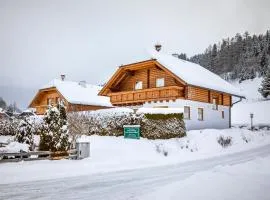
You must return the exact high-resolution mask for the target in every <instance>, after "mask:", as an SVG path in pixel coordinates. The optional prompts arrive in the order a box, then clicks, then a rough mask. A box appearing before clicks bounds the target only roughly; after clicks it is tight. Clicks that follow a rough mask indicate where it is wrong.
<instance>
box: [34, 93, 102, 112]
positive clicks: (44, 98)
mask: <svg viewBox="0 0 270 200" xmlns="http://www.w3.org/2000/svg"><path fill="white" fill-rule="evenodd" d="M58 98H59V99H61V100H62V101H64V104H65V105H66V107H67V111H68V112H72V111H88V110H98V109H104V108H107V107H103V106H94V105H81V104H70V103H69V102H67V101H66V100H65V98H64V97H63V96H62V95H61V94H60V93H59V92H58V91H57V89H56V88H48V89H46V90H40V91H39V92H38V94H37V95H36V97H35V98H34V99H33V101H32V103H31V105H30V106H29V107H31V108H35V109H36V114H37V115H43V114H44V113H45V112H46V110H47V108H48V99H52V101H51V103H52V105H56V104H57V99H58Z"/></svg>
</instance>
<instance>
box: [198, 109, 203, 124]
mask: <svg viewBox="0 0 270 200" xmlns="http://www.w3.org/2000/svg"><path fill="white" fill-rule="evenodd" d="M200 110H201V111H202V113H201V118H200V112H199V111H200ZM197 114H198V120H199V121H203V120H204V110H203V108H198V113H197Z"/></svg>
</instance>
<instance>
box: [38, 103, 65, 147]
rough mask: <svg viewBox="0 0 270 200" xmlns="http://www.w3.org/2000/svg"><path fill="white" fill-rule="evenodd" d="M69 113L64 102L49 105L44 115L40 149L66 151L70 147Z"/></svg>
mask: <svg viewBox="0 0 270 200" xmlns="http://www.w3.org/2000/svg"><path fill="white" fill-rule="evenodd" d="M67 125H68V124H67V115H66V109H65V106H64V104H63V102H59V103H58V104H57V106H56V107H53V106H51V105H50V106H49V107H48V109H47V111H46V113H45V116H44V126H43V130H42V132H41V136H40V140H41V141H40V147H39V148H40V150H50V151H66V150H68V148H69V136H68V127H67Z"/></svg>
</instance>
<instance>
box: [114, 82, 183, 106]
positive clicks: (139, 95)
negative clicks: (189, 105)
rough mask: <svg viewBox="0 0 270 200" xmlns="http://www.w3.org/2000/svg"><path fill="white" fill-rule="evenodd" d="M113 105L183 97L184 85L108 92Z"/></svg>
mask: <svg viewBox="0 0 270 200" xmlns="http://www.w3.org/2000/svg"><path fill="white" fill-rule="evenodd" d="M109 96H110V98H111V103H112V104H113V105H132V104H142V103H145V102H147V101H163V100H175V99H179V98H184V87H179V86H168V87H160V88H149V89H142V90H136V91H124V92H113V93H110V94H109Z"/></svg>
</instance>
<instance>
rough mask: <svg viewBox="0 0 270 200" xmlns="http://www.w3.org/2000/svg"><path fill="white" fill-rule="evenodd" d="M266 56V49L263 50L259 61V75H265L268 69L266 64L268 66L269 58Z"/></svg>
mask: <svg viewBox="0 0 270 200" xmlns="http://www.w3.org/2000/svg"><path fill="white" fill-rule="evenodd" d="M268 59H269V58H268V56H267V53H266V51H264V53H263V55H262V58H261V62H260V70H259V75H260V76H265V75H266V73H267V70H268V66H269V60H268Z"/></svg>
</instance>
